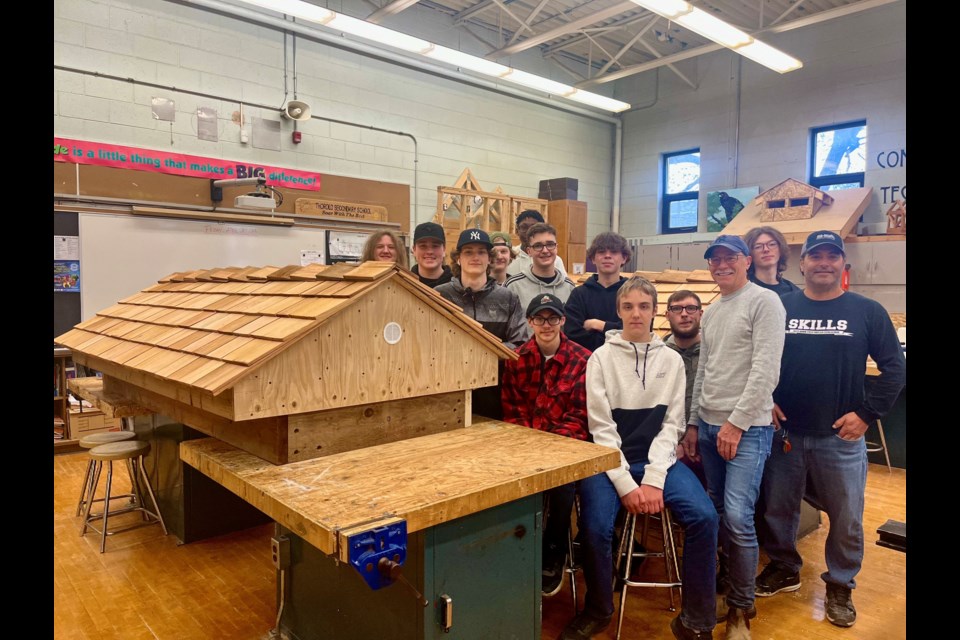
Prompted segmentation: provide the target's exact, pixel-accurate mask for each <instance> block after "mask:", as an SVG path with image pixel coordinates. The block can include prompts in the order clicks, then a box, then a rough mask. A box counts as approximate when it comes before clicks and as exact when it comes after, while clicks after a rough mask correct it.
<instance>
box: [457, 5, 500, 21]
mask: <svg viewBox="0 0 960 640" xmlns="http://www.w3.org/2000/svg"><path fill="white" fill-rule="evenodd" d="M492 4H493V0H481V1H480V2H478V3H477V4H475V5H473V6H472V7H469V8H467V9H464V10H463V11H461V12H459V13H455V14H454V15H453V24H455V25H457V26H459V25H460V23H461V22H463V21H464V20H469V19H470V18H472V17H473V16H475V15H477V14H478V13H480V12H481V11H483V10H484V9H486V8H487V7H489V6H490V5H492Z"/></svg>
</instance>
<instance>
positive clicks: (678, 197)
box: [660, 147, 703, 234]
mask: <svg viewBox="0 0 960 640" xmlns="http://www.w3.org/2000/svg"><path fill="white" fill-rule="evenodd" d="M691 153H700V147H693V148H691V149H684V150H683V151H671V152H669V153H663V154H662V155H661V164H660V167H661V173H662V175H661V177H660V233H662V234H671V233H696V231H697V228H698V227H699V226H700V202H699V201H700V189H699V188H698V189H697V190H696V191H684V192H682V193H667V181H668V179H669V177H670V169H669V162H670V158H675V157H677V156H685V155H688V154H691ZM700 160H701V163H702V162H703V156H702V155H701V156H700ZM700 168H701V169H702V164H701V167H700ZM702 176H703V173H702V171H701V175H700V177H701V178H702ZM687 200H693V201H695V202H696V203H697V221H696V223H695V224H694V225H693V226H688V227H672V226H670V205H671V204H672V203H674V202H684V201H687Z"/></svg>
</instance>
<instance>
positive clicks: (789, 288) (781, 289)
mask: <svg viewBox="0 0 960 640" xmlns="http://www.w3.org/2000/svg"><path fill="white" fill-rule="evenodd" d="M750 282H752V283H753V284H756V285H759V286H761V287H763V288H764V289H770V291H773V292H774V293H775V294H777V295H778V296H780V297H781V298H782V297H783V296H785V295H787V294H788V293H793V292H794V291H800V287H798V286H797V285H795V284H793V283H792V282H790V281H789V280H787V279H786V278H784V277H783V276H780V277H779V279H778V280H777V284H767V283H766V282H763V281H761V280H757V276H756V274H755V273H751V274H750Z"/></svg>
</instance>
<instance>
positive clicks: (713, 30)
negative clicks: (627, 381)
mask: <svg viewBox="0 0 960 640" xmlns="http://www.w3.org/2000/svg"><path fill="white" fill-rule="evenodd" d="M632 1H633V3H634V4H637V5H640V6H641V7H643V8H644V9H647V10H649V11H652V12H653V13H656V14H658V15H661V16H663V17H664V18H667V19H669V20H672V21H673V22H676V23H677V24H679V25H681V26H683V27H685V28H687V29H689V30H690V31H693V32H694V33H697V34H699V35H701V36H703V37H704V38H708V39H709V40H712V41H714V42H716V43H717V44H721V45H723V46H725V47H727V48H729V49H731V50H733V51H735V52H737V53H740V54H743V55H744V56H745V57H747V58H749V59H751V60H753V61H754V62H756V63H758V64H762V65H763V66H765V67H768V68H770V69H773V70H774V71H776V72H778V73H786V72H788V71H793V70H795V69H799V68H801V67H803V63H802V62H801V61H800V60H797V59H796V58H794V57H793V56H791V55H789V54H786V53H784V52H782V51H780V50H779V49H775V48H773V47H771V46H770V45H768V44H765V43H763V42H760V41H759V40H757V39H756V38H754V37H753V36H751V35H750V34H748V33H745V32H744V31H742V30H740V29H738V28H736V27H734V26H733V25H731V24H730V23H728V22H724V21H723V20H721V19H719V18H717V17H714V16H713V15H711V14H709V13H707V12H705V11H702V10H701V9H697V8H695V7H693V6H691V5H690V4H689V3H687V2H684V1H683V0H632Z"/></svg>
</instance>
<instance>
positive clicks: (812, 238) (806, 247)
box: [800, 231, 847, 258]
mask: <svg viewBox="0 0 960 640" xmlns="http://www.w3.org/2000/svg"><path fill="white" fill-rule="evenodd" d="M824 245H826V246H828V247H833V248H834V249H837V250H838V251H839V252H840V253H842V254H843V255H847V252H846V251H844V250H843V238H841V237H840V236H838V235H837V234H835V233H834V232H833V231H814V232H813V233H811V234H810V235H808V236H807V240H806V242H804V243H803V249H801V251H800V257H801V258H802V257H803V256H805V255H807V254H808V253H810V252H811V251H813V250H814V249H816V248H817V247H822V246H824Z"/></svg>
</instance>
